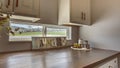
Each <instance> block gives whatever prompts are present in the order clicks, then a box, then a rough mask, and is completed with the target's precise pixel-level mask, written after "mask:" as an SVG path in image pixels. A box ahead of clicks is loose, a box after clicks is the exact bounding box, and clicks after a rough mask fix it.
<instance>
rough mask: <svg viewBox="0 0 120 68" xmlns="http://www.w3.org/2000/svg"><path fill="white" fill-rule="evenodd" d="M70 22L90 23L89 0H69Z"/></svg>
mask: <svg viewBox="0 0 120 68" xmlns="http://www.w3.org/2000/svg"><path fill="white" fill-rule="evenodd" d="M70 22H73V23H77V24H85V25H90V24H91V1H90V0H70Z"/></svg>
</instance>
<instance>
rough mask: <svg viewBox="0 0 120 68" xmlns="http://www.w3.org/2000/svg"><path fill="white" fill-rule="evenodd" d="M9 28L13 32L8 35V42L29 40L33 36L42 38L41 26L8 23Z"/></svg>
mask: <svg viewBox="0 0 120 68" xmlns="http://www.w3.org/2000/svg"><path fill="white" fill-rule="evenodd" d="M10 27H11V28H12V32H14V34H12V33H9V35H10V40H14V41H15V40H31V37H33V36H42V29H43V26H37V25H29V24H16V23H10ZM11 38H12V39H11Z"/></svg>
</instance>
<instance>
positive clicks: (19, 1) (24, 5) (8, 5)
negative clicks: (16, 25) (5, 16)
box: [0, 0, 40, 17]
mask: <svg viewBox="0 0 120 68" xmlns="http://www.w3.org/2000/svg"><path fill="white" fill-rule="evenodd" d="M0 1H1V2H2V4H3V5H2V11H3V12H14V14H18V15H24V16H33V17H38V16H39V3H40V2H39V1H40V0H29V1H28V0H0Z"/></svg>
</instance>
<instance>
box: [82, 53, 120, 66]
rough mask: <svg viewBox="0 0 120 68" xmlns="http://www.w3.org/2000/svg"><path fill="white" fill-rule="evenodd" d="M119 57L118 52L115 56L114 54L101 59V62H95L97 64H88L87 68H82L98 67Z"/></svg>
mask: <svg viewBox="0 0 120 68" xmlns="http://www.w3.org/2000/svg"><path fill="white" fill-rule="evenodd" d="M119 55H120V52H118V53H116V54H114V55H111V56H109V57H107V58H104V59H102V60H100V61H97V62H95V63H92V64H89V65H87V66H84V67H83V68H94V67H96V66H98V65H100V64H101V63H103V62H104V63H105V62H107V61H110V60H112V59H114V58H116V57H118V56H119Z"/></svg>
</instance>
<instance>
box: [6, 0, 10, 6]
mask: <svg viewBox="0 0 120 68" xmlns="http://www.w3.org/2000/svg"><path fill="white" fill-rule="evenodd" d="M9 6H10V0H8V1H7V5H6V8H8V7H9Z"/></svg>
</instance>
